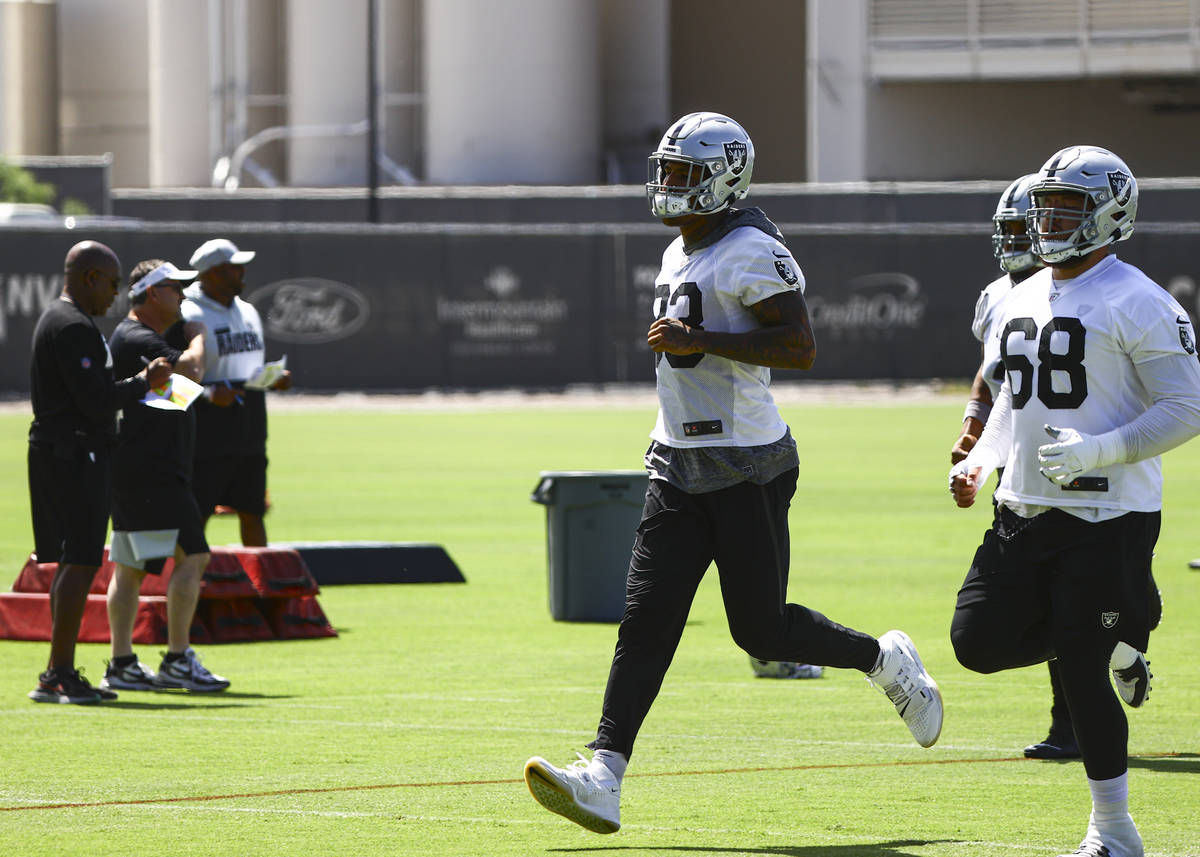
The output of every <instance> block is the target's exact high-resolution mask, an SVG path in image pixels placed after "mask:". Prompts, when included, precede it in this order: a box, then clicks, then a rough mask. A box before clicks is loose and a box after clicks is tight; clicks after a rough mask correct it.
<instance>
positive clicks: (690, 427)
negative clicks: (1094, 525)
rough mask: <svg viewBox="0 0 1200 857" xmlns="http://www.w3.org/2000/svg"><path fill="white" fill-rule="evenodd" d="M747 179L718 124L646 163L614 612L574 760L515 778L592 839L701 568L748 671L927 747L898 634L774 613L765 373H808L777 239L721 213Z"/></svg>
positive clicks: (775, 418) (777, 510) (777, 569)
mask: <svg viewBox="0 0 1200 857" xmlns="http://www.w3.org/2000/svg"><path fill="white" fill-rule="evenodd" d="M753 168H754V146H753V144H752V143H751V141H750V138H749V137H748V136H747V134H746V132H745V131H744V130H743V129H742V127H741V126H740V125H738V124H737V123H736V122H734V121H733V120H732V119H730V118H729V117H727V116H722V115H721V114H719V113H691V114H688V115H687V116H684V117H683V118H682V119H679V120H678V121H677V122H675V123H674V124H673V125H672V126H671V127H670V129H669V130H668V131H667V133H666V135H665V136H664V137H663V139H662V142H661V143H660V144H659V146H658V149H657V150H655V152H654V153H653V154H652V155H651V156H650V178H649V182H648V183H647V185H646V196H647V198H648V200H649V203H650V210H651V213H652V214H653V215H654V216H655V217H657V218H659V219H660V220H662V222H663V223H665V224H666V225H668V226H673V227H675V228H677V229H678V230H679V237H677V238H676V239H675V240H674V241H673V242H672V243H671V245H670V246H669V247H667V249H666V252H665V253H664V254H663V260H662V270H661V271H660V272H659V274H658V276H657V278H656V279H655V286H654V300H653V314H654V319H653V321H652V323H651V324H650V329H649V332H648V333H647V337H646V341H647V343H648V344H649V346H650V348H651V350H652V351H653V352H654V353H655V360H656V363H657V377H658V398H659V412H658V420H657V424H656V425H655V427H654V430H653V431H652V432H651V434H650V437H651V439H652V440H651V444H650V448H649V449H648V450H647V452H646V458H645V461H646V468H647V470H648V471H649V474H650V483H649V488H648V489H647V491H646V502H645V507H644V510H643V512H642V521H641V524H640V525H639V526H638V529H637V534H636V536H635V539H634V544H633V556H632V559H631V560H630V564H629V570H628V577H627V589H626V591H627V597H626V604H625V612H624V615H623V616H622V618H621V626H620V631H619V633H618V637H617V645H616V651H615V653H614V655H613V660H612V666H611V669H610V672H609V678H608V687H607V689H606V691H605V694H604V705H603V710H602V712H601V717H600V725H599V728H598V730H597V733H596V739H595V740H594V741H593V742H591V744H589V745H588V746H589V747H590V748H591V749H592V750H594V754H593V756H592V758H591V760H590V761H588V760H586V759H584V758H583V757H582V756H581V757H580V759H579V761H577V762H575V763H573V764H572V765H570V766H568V767H566V768H557V767H555V766H554V765H551V764H550V763H549V762H547V761H546V760H545V759H543V758H541V757H537V756H535V757H533V758H532V759H530V760H529V761H528V762H527V763H526V764H525V782H526V784H527V785H528V787H529V790H530V792H531V793H532V794H533V797H534V799H535V800H537V801H538V803H540V804H542V805H543V806H545V807H546V808H547V809H549V810H551V811H552V812H556V813H558V814H560V815H563V816H565V817H566V818H568V819H570V820H571V821H574V822H575V823H577V824H579V825H582V826H583V827H585V828H587V829H588V830H592V831H595V832H597V833H614V832H615V831H617V830H618V829H619V828H620V826H621V821H620V793H621V780H622V777H623V776H624V773H625V768H626V765H627V764H628V761H629V757H630V754H631V753H632V752H633V744H634V741H635V739H636V737H637V734H638V730H639V729H640V727H641V725H642V721H643V719H644V718H645V717H646V714H647V713H648V712H649V710H650V706H651V705H652V704H653V702H654V699H655V697H656V696H657V695H658V690H659V687H660V686H661V684H662V680H663V677H664V676H665V674H666V672H667V668H668V666H669V665H670V663H671V659H672V657H673V656H674V654H675V649H676V647H677V646H678V644H679V639H680V635H681V634H682V633H683V628H684V624H685V623H686V621H687V616H688V611H689V609H690V608H691V604H692V598H693V597H694V595H695V593H696V588H697V586H698V585H699V583H700V580H701V578H702V577H703V576H704V573H705V571H706V569H707V568H708V566H709V564H710V563H713V562H715V563H716V566H717V572H718V574H719V575H720V578H721V595H722V598H723V600H724V603H725V613H726V617H727V619H728V623H729V629H730V632H731V633H732V635H733V638H734V640H735V641H736V642H737V644H738V645H739V646H741V647H742V648H743V649H744V650H745V651H746V652H748V653H749V654H750V655H751V656H752V657H754V658H758V659H761V660H772V661H785V660H787V661H796V662H801V663H808V664H817V665H824V666H835V667H843V668H848V669H859V670H861V671H862V672H864V673H865V674H867V676H868V678H869V679H870V680H871V682H872V683H873V684H875V685H876V686H878V687H879V688H881V689H882V690H883V691H884V692H886V694H887V695H888V698H889V699H890V701H891V702H892V703H893V704H894V705H895V707H896V710H897V711H898V712H899V713H900V715H901V716H902V717H903V719H904V721H905V723H906V724H907V726H908V728H909V730H910V731H911V732H912V734H913V736H914V737H915V738H916V740H917V742H918V743H920V744H921V745H922V746H925V747H929V746H932V744H933V743H934V742H935V741H936V740H937V738H938V735H939V734H940V732H941V726H942V699H941V695H940V693H939V691H938V687H937V684H936V683H935V682H934V681H933V679H932V678H931V677H930V676H929V673H928V672H926V670H925V668H924V666H922V664H921V659H920V657H919V656H918V654H917V650H916V647H915V646H914V645H913V643H912V641H911V640H910V639H909V638H908V636H907V635H906V634H904V633H903V632H901V631H889V632H887V633H886V634H884V635H883V636H882V637H880V638H879V639H878V640H877V639H876V638H874V637H872V636H870V635H868V634H864V633H861V632H859V631H855V630H851V629H850V628H846V627H843V626H841V625H838V624H837V623H835V622H832V621H830V620H829V619H827V618H826V617H825V616H823V615H821V614H820V613H818V612H816V611H815V610H811V609H809V608H807V607H802V606H800V605H798V604H788V603H786V602H785V596H786V593H787V580H788V565H789V537H788V506H789V503H790V501H791V498H792V495H793V494H794V493H795V489H796V479H797V474H798V466H799V458H798V456H797V454H796V443H795V441H793V439H792V436H791V432H790V431H789V429H788V426H787V424H786V423H785V422H784V421H783V419H782V417H781V416H780V414H779V410H778V408H777V407H776V406H775V402H774V399H773V398H772V396H771V392H770V389H769V383H770V375H771V373H770V368H771V367H780V368H791V369H808V368H809V367H811V366H812V363H813V359H814V357H815V355H816V345H815V342H814V339H813V333H812V328H811V327H810V324H809V317H808V309H807V306H806V304H805V302H804V279H803V276H802V275H801V273H800V268H799V267H798V266H797V265H796V261H795V259H793V258H792V254H791V253H790V252H789V251H788V249H787V247H786V246H785V245H784V243H783V239H782V236H781V235H780V233H779V230H778V229H777V228H776V227H775V224H773V223H772V222H771V221H770V220H768V219H767V217H766V216H765V215H764V214H763V213H762V211H760V210H759V209H757V208H749V209H744V210H738V209H734V208H732V204H733V202H735V201H736V200H738V199H741V198H742V197H743V196H745V194H746V191H747V189H748V187H749V185H750V175H751V172H752V170H753Z"/></svg>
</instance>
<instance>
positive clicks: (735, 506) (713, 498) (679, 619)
mask: <svg viewBox="0 0 1200 857" xmlns="http://www.w3.org/2000/svg"><path fill="white" fill-rule="evenodd" d="M797 473H798V471H797V469H796V468H793V469H791V470H789V471H787V472H786V473H783V474H782V475H780V476H778V477H777V478H776V479H774V480H773V481H772V482H770V483H768V484H767V485H755V484H754V483H752V482H742V483H739V484H737V485H734V486H732V487H730V488H723V489H721V490H719V491H711V492H709V493H706V494H688V493H686V492H684V491H681V490H679V489H678V488H676V487H674V486H673V485H671V484H669V483H667V482H664V481H662V480H659V479H651V480H650V487H649V488H648V489H647V491H646V505H645V508H644V509H643V511H642V520H641V523H640V524H639V525H638V530H637V536H636V538H635V540H634V545H633V557H632V559H631V561H630V564H629V574H628V577H627V579H626V597H625V613H624V615H623V616H622V617H621V628H620V632H619V633H618V636H617V647H616V652H615V653H614V655H613V661H612V668H611V670H610V672H609V675H608V687H607V689H606V691H605V694H604V709H603V713H602V715H601V719H600V727H599V729H598V730H597V735H596V740H595V741H593V742H592V743H591V744H590V745H589V746H590V747H592V748H593V749H603V750H615V751H617V752H619V753H623V754H625V755H626V756H629V755H630V754H631V753H632V751H633V742H634V740H635V739H636V737H637V733H638V730H639V729H640V728H641V725H642V721H643V720H644V719H645V717H646V714H647V712H648V711H649V710H650V706H651V704H652V703H653V702H654V698H655V697H656V696H657V695H658V691H659V688H660V687H661V685H662V680H663V677H664V676H665V675H666V672H667V668H668V667H669V666H670V665H671V659H672V658H673V657H674V656H675V649H676V648H677V647H678V645H679V639H680V637H681V636H682V634H683V627H684V624H685V623H686V622H687V617H688V612H689V611H690V610H691V606H692V599H693V598H694V597H695V594H696V588H697V587H698V586H699V585H700V580H701V579H702V578H703V577H704V573H705V572H706V571H707V570H708V566H709V565H710V564H711V563H713V562H715V563H716V566H717V572H718V574H719V575H720V578H721V597H722V599H723V600H724V602H725V615H726V617H727V619H728V622H729V630H730V633H732V635H733V639H734V642H736V643H737V644H738V645H739V646H741V647H742V648H743V649H745V650H746V651H747V652H749V653H750V654H751V655H752V656H753V657H756V658H761V659H763V660H772V661H798V662H802V663H809V664H820V665H822V666H833V667H846V668H854V669H860V670H863V671H867V670H870V669H871V668H872V667H873V666H874V665H875V661H876V659H877V658H878V657H879V644H878V643H877V642H876V641H875V638H874V637H871V636H869V635H867V634H863V633H860V632H858V631H853V630H851V629H849V628H844V627H842V626H841V625H838V624H837V623H835V622H832V621H830V620H829V619H827V618H825V617H824V616H822V615H821V614H820V613H818V612H816V611H815V610H810V609H808V608H807V607H801V606H800V605H798V604H788V603H786V595H787V582H788V561H789V550H790V549H789V540H788V520H787V518H788V507H789V504H790V503H791V499H792V495H793V494H794V493H795V491H796V476H797Z"/></svg>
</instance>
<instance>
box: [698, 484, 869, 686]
mask: <svg viewBox="0 0 1200 857" xmlns="http://www.w3.org/2000/svg"><path fill="white" fill-rule="evenodd" d="M796 476H797V470H796V469H792V470H789V471H787V472H786V473H783V474H781V475H780V476H778V477H776V478H775V479H774V480H772V481H771V482H769V483H768V484H766V485H755V484H754V483H753V482H742V483H739V484H738V485H734V486H731V487H729V488H726V489H723V490H721V491H714V492H712V493H711V494H708V495H704V496H705V502H706V503H707V504H708V505H709V506H710V508H711V512H710V514H711V517H712V520H713V521H714V528H715V531H716V563H717V570H718V572H719V574H720V578H721V597H722V599H723V600H724V602H725V615H726V619H727V621H728V622H729V631H730V634H731V635H732V636H733V639H734V642H736V643H737V644H738V645H739V646H740V647H741V648H742V649H744V650H745V651H746V652H747V653H749V654H750V655H751V656H752V657H755V658H759V659H762V660H773V661H784V660H787V661H799V662H803V663H809V664H819V665H821V666H833V667H846V668H853V669H860V670H862V671H863V672H867V671H868V670H870V669H872V668H873V667H874V666H875V662H876V661H877V660H878V657H879V645H878V644H877V643H876V641H875V638H874V637H872V636H870V635H869V634H864V633H861V632H859V631H854V630H852V629H849V628H846V627H844V626H842V625H839V624H837V623H836V622H833V621H832V620H830V619H828V618H827V617H825V616H824V615H822V614H821V613H819V612H817V611H816V610H812V609H810V608H808V607H803V606H801V605H799V604H788V603H787V585H788V570H789V564H790V556H791V540H790V536H789V532H788V508H789V506H790V503H791V498H792V495H793V494H794V493H795V490H796Z"/></svg>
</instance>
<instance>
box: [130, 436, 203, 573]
mask: <svg viewBox="0 0 1200 857" xmlns="http://www.w3.org/2000/svg"><path fill="white" fill-rule="evenodd" d="M122 458H123V456H118V459H117V465H116V470H115V472H114V473H113V503H112V523H113V531H114V532H130V533H136V532H142V531H146V530H179V538H178V539H177V541H176V543H177V544H178V545H179V547H180V548H181V549H182V550H183V552H184V554H185V555H188V556H190V555H191V554H197V553H208V542H207V541H206V540H205V538H204V518H203V517H202V516H201V514H200V507H199V506H198V505H197V504H196V498H195V497H194V496H193V494H192V490H191V487H190V486H189V485H188V483H187V481H186V480H185V479H184V478H183V477H182V476H181V475H180V474H179V473H178V472H177V471H176V470H175V469H174V468H173V467H165V468H155V467H154V466H153V465H152V464H151V465H149V466H147V463H146V462H142V463H141V466H137V465H136V464H135V463H132V462H131V463H125V462H124V461H123V460H122Z"/></svg>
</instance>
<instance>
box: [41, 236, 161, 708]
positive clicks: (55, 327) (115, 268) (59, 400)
mask: <svg viewBox="0 0 1200 857" xmlns="http://www.w3.org/2000/svg"><path fill="white" fill-rule="evenodd" d="M63 279H64V283H63V291H62V294H61V295H59V297H58V299H57V300H55V301H52V302H51V304H50V305H49V306H48V307H46V310H45V311H44V312H43V313H42V316H41V318H39V319H38V323H37V326H36V327H35V328H34V331H33V359H32V363H31V365H30V385H31V386H30V390H31V403H32V405H33V424H32V425H31V426H30V428H29V499H30V509H31V511H32V513H33V538H34V546H35V551H36V553H37V557H38V560H39V561H40V562H57V563H58V570H57V571H56V572H55V575H54V581H53V583H52V584H51V586H50V617H51V640H50V659H49V662H48V664H47V669H46V671H45V672H44V673H42V674H41V675H40V676H39V677H38V686H37V688H35V689H34V690H32V691H30V693H29V698H30V699H32V700H33V701H35V702H66V703H73V704H81V703H95V702H99V701H100V699H101V694H100V693H99V692H98V691H97V690H96V689H95V688H93V687H92V686H91V685H90V684H89V683H88V681H87V679H85V678H83V677H82V676H80V675H79V672H78V671H77V670H76V669H75V640H76V638H77V637H78V636H79V625H80V622H81V621H82V619H83V608H84V605H85V604H86V603H87V595H88V590H89V589H90V588H91V585H92V578H93V577H95V575H96V571H97V570H98V569H99V567H100V563H101V561H102V559H103V557H104V536H105V534H106V532H107V529H108V512H109V502H110V499H111V498H110V494H111V478H110V462H109V448H110V447H111V445H112V443H113V439H114V436H115V415H116V412H117V409H118V408H121V407H124V406H126V405H130V404H133V403H134V402H136V401H138V400H139V399H140V398H141V397H142V396H144V395H145V394H146V392H147V390H149V389H150V387H151V386H158V385H159V384H162V383H164V382H165V381H166V380H167V379H168V378H169V377H170V376H171V364H170V363H168V362H167V361H166V360H163V359H161V358H160V359H156V360H154V361H152V362H151V363H150V365H148V366H147V367H146V368H145V369H144V370H142V371H141V372H139V373H138V374H137V375H135V376H134V377H132V378H128V379H126V380H125V381H122V382H119V383H117V382H114V381H113V376H112V355H111V354H110V353H109V350H108V343H107V342H105V340H104V336H103V334H101V333H100V330H99V329H98V328H97V327H96V324H95V322H93V321H92V316H100V315H104V313H105V312H107V311H108V308H109V307H110V306H111V305H112V302H113V299H114V298H115V297H116V295H117V288H118V285H119V283H120V280H121V263H120V261H118V259H117V256H116V254H115V253H113V251H112V250H110V249H109V248H108V247H106V246H105V245H103V244H100V243H99V242H96V241H82V242H80V243H78V244H76V245H75V246H74V247H72V248H71V249H70V251H68V253H67V257H66V261H65V263H64V277H63ZM106 696H108V697H109V698H114V697H115V694H111V695H108V694H106Z"/></svg>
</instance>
